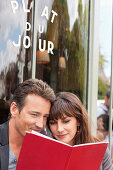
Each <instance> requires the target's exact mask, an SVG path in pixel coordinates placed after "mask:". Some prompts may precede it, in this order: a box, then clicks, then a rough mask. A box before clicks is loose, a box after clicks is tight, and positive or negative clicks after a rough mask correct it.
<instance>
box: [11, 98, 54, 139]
mask: <svg viewBox="0 0 113 170" xmlns="http://www.w3.org/2000/svg"><path fill="white" fill-rule="evenodd" d="M14 105H16V103H14V102H13V103H12V105H11V107H14ZM50 107H51V104H50V102H49V101H47V100H46V99H44V98H42V97H40V96H38V95H28V96H27V97H26V98H25V105H24V107H23V109H22V110H21V112H20V113H19V110H18V108H17V106H15V108H14V109H13V108H12V118H14V120H15V128H16V131H17V133H19V134H20V135H21V136H24V135H25V131H32V130H35V131H38V132H40V131H41V130H42V129H43V128H44V127H45V125H46V121H47V117H48V115H49V110H50Z"/></svg>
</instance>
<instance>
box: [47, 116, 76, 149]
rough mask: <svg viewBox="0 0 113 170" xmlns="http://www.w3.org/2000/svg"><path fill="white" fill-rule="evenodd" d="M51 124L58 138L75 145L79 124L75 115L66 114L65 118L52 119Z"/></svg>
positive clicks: (52, 130)
mask: <svg viewBox="0 0 113 170" xmlns="http://www.w3.org/2000/svg"><path fill="white" fill-rule="evenodd" d="M49 126H50V129H51V132H52V134H53V136H54V137H55V138H56V139H57V140H59V141H61V142H64V143H66V144H69V145H72V146H73V145H74V137H75V135H76V133H77V126H79V123H78V122H77V119H76V118H75V117H68V116H66V115H65V114H64V119H58V120H50V121H49Z"/></svg>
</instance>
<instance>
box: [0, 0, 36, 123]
mask: <svg viewBox="0 0 113 170" xmlns="http://www.w3.org/2000/svg"><path fill="white" fill-rule="evenodd" d="M23 2H24V1H23ZM28 11H29V12H28ZM32 24H33V0H26V1H25V2H24V3H22V1H20V0H19V1H12V0H10V1H9V0H4V1H1V2H0V35H2V36H0V123H3V122H4V121H6V120H7V117H8V113H9V101H10V99H11V97H12V95H13V92H14V89H15V88H16V87H17V85H18V83H21V82H22V81H23V80H25V79H28V78H29V77H30V76H31V56H32ZM26 27H27V28H26Z"/></svg>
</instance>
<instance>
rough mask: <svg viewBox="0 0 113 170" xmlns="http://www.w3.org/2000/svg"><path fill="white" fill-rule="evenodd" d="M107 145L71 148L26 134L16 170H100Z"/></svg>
mask: <svg viewBox="0 0 113 170" xmlns="http://www.w3.org/2000/svg"><path fill="white" fill-rule="evenodd" d="M106 148H107V143H89V144H81V145H75V146H70V145H67V144H64V143H62V142H59V141H57V140H54V139H51V138H49V137H47V136H44V135H42V134H40V133H37V132H32V133H26V135H25V137H24V140H23V144H22V147H21V151H20V155H19V159H18V163H17V168H16V170H99V167H100V165H101V162H102V159H103V156H104V153H105V151H106Z"/></svg>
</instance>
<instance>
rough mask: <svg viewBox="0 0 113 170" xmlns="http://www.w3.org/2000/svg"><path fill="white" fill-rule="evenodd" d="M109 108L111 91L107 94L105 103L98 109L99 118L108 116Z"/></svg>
mask: <svg viewBox="0 0 113 170" xmlns="http://www.w3.org/2000/svg"><path fill="white" fill-rule="evenodd" d="M109 106H110V91H108V92H107V93H106V96H105V101H104V103H101V104H100V105H99V106H98V108H97V117H99V116H100V115H102V114H108V110H109Z"/></svg>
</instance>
